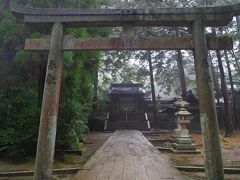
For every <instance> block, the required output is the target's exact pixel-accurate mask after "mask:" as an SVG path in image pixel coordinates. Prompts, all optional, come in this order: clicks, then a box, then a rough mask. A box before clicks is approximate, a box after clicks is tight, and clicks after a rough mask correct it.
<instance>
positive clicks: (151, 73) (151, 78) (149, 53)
mask: <svg viewBox="0 0 240 180" xmlns="http://www.w3.org/2000/svg"><path fill="white" fill-rule="evenodd" d="M147 53H148V63H149V71H150V80H151V92H152V104H153V107H152V113H153V128H157V103H156V95H155V86H154V79H153V67H152V58H151V52H150V51H148V52H147Z"/></svg>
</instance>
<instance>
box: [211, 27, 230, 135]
mask: <svg viewBox="0 0 240 180" xmlns="http://www.w3.org/2000/svg"><path fill="white" fill-rule="evenodd" d="M212 32H213V33H214V34H215V35H216V31H215V29H214V28H212ZM216 54H217V60H218V67H219V72H220V79H221V89H222V95H223V99H224V109H225V113H226V119H225V124H226V125H225V126H226V132H225V136H230V135H231V134H232V133H233V125H232V113H231V107H230V104H229V97H228V89H227V85H226V80H225V75H224V68H223V64H222V57H221V53H220V51H219V50H216Z"/></svg>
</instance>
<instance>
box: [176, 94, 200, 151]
mask: <svg viewBox="0 0 240 180" xmlns="http://www.w3.org/2000/svg"><path fill="white" fill-rule="evenodd" d="M188 105H189V103H187V102H186V101H184V100H183V98H182V97H179V98H178V100H177V101H176V102H175V103H174V106H175V107H177V109H178V111H177V112H176V113H175V120H176V124H177V127H176V129H174V134H173V137H174V143H173V152H174V153H198V151H197V150H196V145H195V144H193V141H192V138H191V136H190V135H189V130H188V128H187V126H188V125H189V124H190V118H191V113H189V112H188V111H187V110H186V107H187V106H188Z"/></svg>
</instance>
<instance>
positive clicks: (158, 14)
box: [10, 3, 240, 27]
mask: <svg viewBox="0 0 240 180" xmlns="http://www.w3.org/2000/svg"><path fill="white" fill-rule="evenodd" d="M10 10H11V11H12V12H13V13H14V14H15V15H17V16H19V17H22V18H23V19H24V21H25V22H28V23H31V24H36V23H37V24H45V25H48V26H50V25H51V24H52V23H54V22H62V23H64V24H65V26H68V27H76V26H81V27H89V26H108V27H114V26H123V25H124V24H129V23H131V24H132V25H134V26H189V25H191V23H192V22H193V21H196V20H202V22H203V23H204V25H205V26H222V25H227V24H228V23H229V22H230V21H231V20H232V18H233V16H236V15H239V14H240V3H237V4H233V5H228V6H218V7H198V8H196V7H193V8H158V9H63V8H33V7H25V6H19V5H16V4H12V3H10Z"/></svg>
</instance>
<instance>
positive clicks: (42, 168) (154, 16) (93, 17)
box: [10, 3, 240, 180]
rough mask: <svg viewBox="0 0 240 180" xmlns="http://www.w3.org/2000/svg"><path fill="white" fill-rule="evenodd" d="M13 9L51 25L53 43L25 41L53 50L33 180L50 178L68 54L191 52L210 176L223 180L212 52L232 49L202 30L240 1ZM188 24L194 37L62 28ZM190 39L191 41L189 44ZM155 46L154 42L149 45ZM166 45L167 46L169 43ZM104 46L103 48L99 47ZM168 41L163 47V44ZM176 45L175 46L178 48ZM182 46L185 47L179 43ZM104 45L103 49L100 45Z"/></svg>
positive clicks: (227, 16) (239, 10)
mask: <svg viewBox="0 0 240 180" xmlns="http://www.w3.org/2000/svg"><path fill="white" fill-rule="evenodd" d="M10 10H11V11H12V12H13V13H14V14H15V15H16V16H17V17H19V18H22V19H23V20H24V21H25V22H27V23H29V24H31V25H32V26H39V27H44V28H51V27H52V34H51V38H50V39H38V40H26V42H25V49H26V50H41V51H42V50H45V51H47V50H49V56H48V64H47V72H46V80H45V87H44V95H43V103H42V110H41V119H40V127H39V136H38V146H37V157H36V163H35V173H34V177H35V179H38V180H42V179H51V177H52V162H53V156H54V149H55V137H56V125H57V114H58V104H59V95H60V93H59V91H60V86H61V72H62V52H63V51H64V50H75V51H76V50H113V49H118V50H121V49H132V50H133V49H134V50H137V49H155V50H156V49H164V48H165V49H191V50H193V51H194V63H195V71H196V80H197V88H198V94H199V109H200V121H201V129H202V136H203V140H204V150H205V151H204V152H205V153H204V154H205V166H206V174H207V178H208V179H209V180H223V179H224V175H223V164H222V155H221V148H220V141H219V129H218V121H217V114H216V108H215V103H214V95H213V87H212V84H211V75H210V71H209V65H208V60H207V59H208V58H207V57H208V53H207V50H208V49H231V48H232V42H231V40H226V39H225V40H221V39H219V38H216V37H212V38H211V37H210V38H209V37H208V38H207V37H206V36H205V34H204V27H207V26H210V27H217V26H224V25H227V24H228V23H229V22H230V21H231V20H232V18H233V17H234V16H236V15H240V3H238V4H233V5H230V6H221V7H200V8H160V9H58V8H57V9H56V8H32V7H23V6H19V5H15V4H12V3H10ZM116 26H119V27H125V26H132V27H134V26H135V27H136V26H187V27H190V28H191V29H192V36H191V37H187V38H186V37H182V38H174V39H171V38H169V37H168V38H156V39H149V38H145V39H144V38H142V39H141V38H134V37H130V36H129V35H128V34H127V36H126V37H123V38H115V39H114V38H113V39H110V38H108V39H97V40H93V39H90V40H89V39H88V40H84V39H67V38H66V37H64V36H63V29H64V27H116ZM187 39H188V40H187ZM149 42H151V43H149ZM166 42H167V43H166ZM101 43H103V44H101ZM164 43H165V44H164ZM176 43H177V44H176ZM178 43H182V44H181V46H182V47H180V45H179V44H178ZM100 46H101V47H100Z"/></svg>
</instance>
